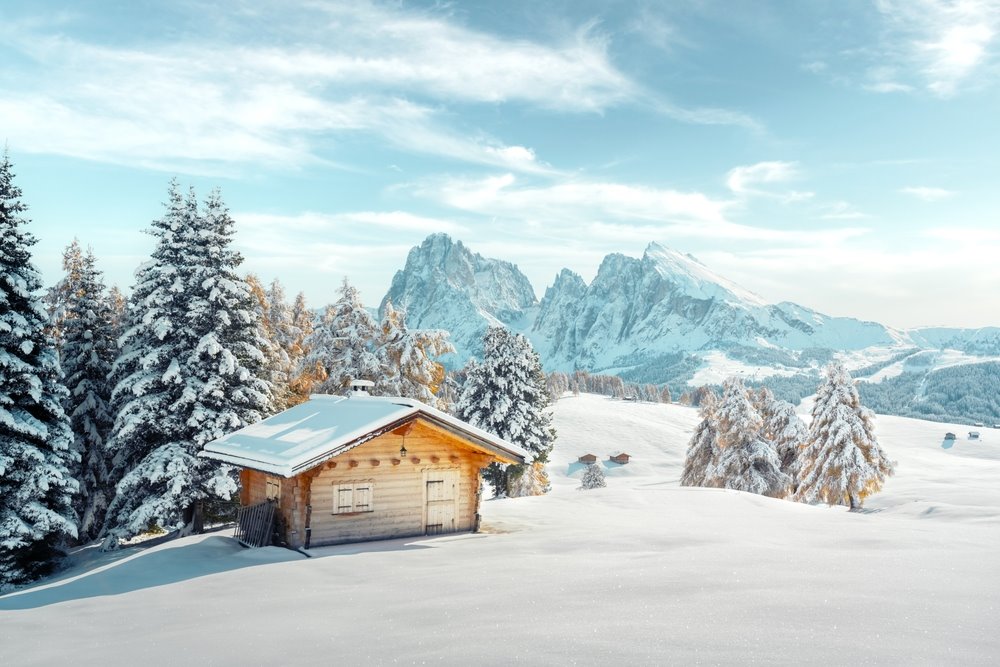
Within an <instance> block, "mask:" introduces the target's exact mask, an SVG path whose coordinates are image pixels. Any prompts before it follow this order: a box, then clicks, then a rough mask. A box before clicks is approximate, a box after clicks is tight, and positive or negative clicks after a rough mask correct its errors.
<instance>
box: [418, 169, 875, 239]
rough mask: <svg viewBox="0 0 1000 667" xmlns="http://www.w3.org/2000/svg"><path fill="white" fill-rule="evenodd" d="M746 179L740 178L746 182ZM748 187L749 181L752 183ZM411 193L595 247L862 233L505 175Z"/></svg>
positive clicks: (664, 196)
mask: <svg viewBox="0 0 1000 667" xmlns="http://www.w3.org/2000/svg"><path fill="white" fill-rule="evenodd" d="M752 180H753V179H748V180H746V181H743V182H742V183H743V184H745V185H746V184H749V182H750V181H752ZM754 182H755V181H754ZM412 190H413V192H414V193H415V194H416V195H418V196H420V197H422V198H424V199H429V200H432V201H434V202H436V203H437V204H439V205H443V206H446V207H449V208H453V209H458V210H461V211H464V212H466V213H472V214H477V215H480V216H483V217H489V218H490V219H498V218H502V219H503V220H505V221H507V223H509V224H511V225H523V226H524V227H525V228H537V229H543V230H545V231H546V233H564V232H568V231H571V230H572V231H575V232H577V233H582V234H584V235H585V236H586V237H587V238H588V239H594V240H600V241H602V242H607V241H610V242H614V241H615V240H617V241H619V242H620V241H624V240H629V241H635V242H640V241H651V240H654V239H662V238H677V237H683V238H689V239H717V240H728V239H748V240H758V241H771V242H777V243H786V242H809V241H813V242H833V241H837V240H843V239H846V238H851V237H855V236H859V235H862V234H865V233H867V230H866V229H862V228H838V229H808V230H795V229H774V228H766V227H756V226H751V225H745V224H739V223H736V222H733V221H732V220H730V219H729V218H728V217H727V211H728V210H729V209H730V208H731V207H733V205H734V204H733V202H732V201H730V200H722V199H714V198H712V197H710V196H708V195H705V194H704V193H701V192H684V191H679V190H674V189H671V188H654V187H649V186H642V185H635V184H626V183H616V182H607V181H591V180H566V179H564V180H561V181H558V182H556V183H547V184H541V185H539V184H536V183H530V182H522V181H521V180H519V178H518V177H517V176H515V175H514V174H512V173H507V174H502V175H498V176H491V177H486V178H479V179H468V178H447V179H432V180H427V181H424V182H422V183H419V184H416V185H414V186H413V187H412Z"/></svg>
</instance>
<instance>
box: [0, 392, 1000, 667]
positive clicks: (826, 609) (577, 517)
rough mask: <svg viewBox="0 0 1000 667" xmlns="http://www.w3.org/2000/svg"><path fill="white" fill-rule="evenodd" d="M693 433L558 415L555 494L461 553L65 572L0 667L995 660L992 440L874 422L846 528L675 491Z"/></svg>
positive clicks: (456, 539)
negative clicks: (869, 494) (589, 466)
mask: <svg viewBox="0 0 1000 667" xmlns="http://www.w3.org/2000/svg"><path fill="white" fill-rule="evenodd" d="M696 419H697V417H696V415H695V413H694V411H693V410H691V409H689V408H684V407H680V406H675V405H651V404H639V403H623V402H620V401H612V400H608V399H605V398H603V397H597V396H587V395H584V396H580V397H576V398H566V399H562V400H560V401H559V402H558V403H557V404H556V406H555V426H556V428H557V430H558V432H559V440H558V443H557V445H556V448H555V451H554V452H553V456H552V464H551V466H550V470H551V476H552V480H553V491H552V492H551V493H550V494H549V495H547V496H542V497H537V498H521V499H515V500H492V501H487V502H485V503H484V504H483V516H484V533H483V534H479V535H454V536H443V537H434V538H419V539H409V540H392V541H387V542H377V543H369V544H356V545H347V546H340V547H326V548H321V549H316V550H314V551H313V556H314V557H313V558H310V559H306V558H304V557H303V556H301V555H299V554H295V553H292V552H288V551H283V550H280V549H277V548H268V549H261V550H254V551H245V550H242V549H240V548H239V547H238V546H235V545H234V543H232V542H231V541H230V540H229V539H228V538H225V537H221V536H219V535H210V536H201V537H194V538H186V539H183V540H178V541H175V542H172V543H168V544H165V545H161V546H158V547H154V548H152V549H149V550H147V551H144V552H131V553H126V554H123V555H124V556H125V557H126V558H125V559H122V556H114V557H107V556H102V557H100V558H97V559H96V560H94V561H93V562H89V563H81V565H80V566H79V567H78V568H77V569H76V570H73V571H70V572H67V573H65V575H64V577H63V579H62V580H60V581H55V582H53V583H50V584H48V585H47V586H40V587H37V588H35V589H29V590H27V591H24V592H23V593H21V594H20V595H9V596H6V597H3V598H0V628H2V629H3V631H2V632H3V641H2V642H0V663H2V664H17V665H32V664H39V665H41V664H54V663H55V664H58V663H62V662H69V661H72V662H73V663H75V664H85V665H86V664H107V663H108V662H112V663H113V662H120V661H128V662H131V663H136V662H138V663H142V664H145V665H160V664H164V665H166V664H177V663H178V662H181V663H183V662H191V663H195V664H204V663H223V664H224V663H230V662H235V661H238V660H241V659H246V660H249V661H251V662H254V663H286V662H289V661H292V662H305V661H323V662H329V661H331V660H334V659H336V660H339V661H343V662H348V663H354V664H359V663H363V664H381V663H390V662H402V663H419V662H443V663H446V664H469V663H475V664H510V663H526V664H539V665H542V664H564V663H568V662H575V663H582V664H609V663H614V664H620V663H638V664H664V663H674V664H676V663H685V664H687V663H708V664H717V663H726V664H747V663H759V662H763V663H768V664H774V663H779V664H792V663H803V662H813V663H816V662H820V663H829V664H871V663H879V664H882V663H889V664H908V665H909V664H995V663H996V662H997V661H998V660H1000V636H998V635H997V633H996V632H995V628H994V627H993V626H994V619H995V607H996V591H998V590H1000V566H998V565H997V560H996V551H997V549H998V547H1000V489H998V487H997V485H996V479H998V478H1000V431H997V432H993V431H989V432H987V433H985V434H984V439H983V440H982V441H981V442H979V443H970V442H968V441H963V440H959V441H958V442H956V443H954V445H953V447H952V448H951V449H943V448H942V446H941V445H942V441H941V436H942V434H943V430H944V429H945V428H947V427H948V426H947V425H941V424H931V423H927V422H920V421H916V420H909V419H899V418H886V417H879V418H878V421H877V425H878V432H879V435H880V438H881V439H882V442H883V444H884V446H885V448H886V450H887V451H888V453H889V454H890V455H891V456H892V457H893V458H895V459H896V460H897V461H898V474H897V476H896V477H895V478H893V479H892V480H891V481H890V483H889V484H888V485H887V488H886V490H885V492H884V493H882V494H880V495H878V496H876V497H875V498H873V499H871V500H870V501H869V503H868V507H869V509H871V510H874V511H872V512H871V513H866V514H851V513H848V512H846V511H844V509H843V508H827V507H824V506H819V507H812V506H807V505H802V504H798V503H793V502H788V501H783V500H774V499H768V498H763V497H760V496H753V495H748V494H744V493H739V492H731V491H723V490H718V489H692V488H682V487H679V486H678V482H677V478H678V474H679V470H680V465H681V462H682V457H683V453H684V449H685V447H686V442H687V438H688V437H689V435H690V430H691V428H692V427H693V425H694V424H695V421H696ZM619 449H624V450H626V451H627V452H628V453H630V454H632V455H633V457H634V458H633V460H632V462H631V463H629V464H628V465H626V466H620V467H617V466H610V467H608V475H607V477H608V487H607V488H605V489H599V490H593V491H577V490H576V489H575V487H576V486H577V485H578V481H577V480H578V477H579V474H580V472H581V471H580V470H579V469H578V467H575V466H574V463H573V462H574V461H575V460H576V457H577V456H579V455H580V454H583V453H587V452H588V451H589V452H590V453H593V454H595V455H597V456H598V457H599V458H601V459H606V458H607V455H608V454H609V453H611V452H612V451H615V450H619ZM602 465H604V464H603V463H602ZM129 557H131V560H128V558H129ZM109 558H110V559H114V558H118V559H119V560H110V559H109ZM98 566H103V569H101V568H100V567H98Z"/></svg>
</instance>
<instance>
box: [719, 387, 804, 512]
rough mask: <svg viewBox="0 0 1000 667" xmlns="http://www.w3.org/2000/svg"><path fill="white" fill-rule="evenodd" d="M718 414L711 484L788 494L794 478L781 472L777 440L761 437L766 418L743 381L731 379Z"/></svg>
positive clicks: (744, 489)
mask: <svg viewBox="0 0 1000 667" xmlns="http://www.w3.org/2000/svg"><path fill="white" fill-rule="evenodd" d="M705 398H706V397H705V396H703V397H702V399H701V400H702V401H703V402H704V400H705ZM715 414H716V418H717V419H718V423H719V433H718V443H719V453H718V456H717V458H716V461H715V464H714V465H713V467H712V471H711V474H710V475H709V479H708V480H707V481H708V483H709V485H712V486H716V485H717V486H721V487H724V488H727V489H735V490H737V491H749V492H750V493H757V494H760V495H765V496H771V497H774V498H780V497H782V496H784V495H785V494H786V493H787V492H788V488H789V486H790V485H791V482H792V480H791V478H790V477H789V476H788V475H786V474H785V473H783V472H781V461H779V460H778V454H777V452H776V451H775V448H774V443H771V442H769V441H767V440H765V439H764V438H763V437H761V435H760V433H761V430H762V428H763V426H764V421H763V419H762V418H761V416H760V413H759V412H758V411H757V409H756V408H755V407H754V405H753V403H752V402H751V400H750V396H749V394H748V392H747V390H746V387H744V386H743V381H742V380H740V379H738V378H730V379H729V380H727V381H726V382H725V384H724V385H723V395H722V400H721V401H720V403H719V406H718V407H717V408H716V413H715Z"/></svg>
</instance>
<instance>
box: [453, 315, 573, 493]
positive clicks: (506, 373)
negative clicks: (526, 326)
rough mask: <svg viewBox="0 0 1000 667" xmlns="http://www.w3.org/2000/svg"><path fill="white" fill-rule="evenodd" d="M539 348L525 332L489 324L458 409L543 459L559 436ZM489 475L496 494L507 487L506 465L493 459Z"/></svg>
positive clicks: (476, 423)
mask: <svg viewBox="0 0 1000 667" xmlns="http://www.w3.org/2000/svg"><path fill="white" fill-rule="evenodd" d="M541 366H542V365H541V362H540V361H539V359H538V354H537V353H536V352H535V351H534V349H532V347H531V343H529V342H528V339H527V338H525V337H524V336H522V335H521V334H514V333H511V332H510V331H508V330H507V329H506V328H504V327H499V326H495V327H490V328H489V329H488V330H487V331H486V335H485V337H484V339H483V361H482V363H473V364H470V366H469V367H468V369H467V375H466V381H465V385H464V386H463V388H462V394H461V397H460V398H459V402H458V407H457V408H456V411H457V413H458V416H459V418H460V419H463V420H465V421H467V422H469V423H470V424H472V425H473V426H478V427H479V428H481V429H483V430H484V431H488V432H490V433H493V434H495V435H497V436H499V437H501V438H503V439H505V440H507V441H509V442H512V443H514V444H515V445H518V446H520V447H521V448H523V449H525V450H527V451H528V452H529V453H530V454H531V456H532V462H533V463H534V462H538V463H541V464H544V463H546V462H547V461H548V454H549V452H550V451H551V450H552V445H553V443H554V442H555V431H554V430H553V429H552V426H551V416H550V415H549V413H548V412H547V411H546V407H548V396H547V394H546V391H545V382H544V374H543V373H542V370H541ZM486 477H487V479H488V481H489V483H490V485H491V486H492V487H493V492H494V494H495V495H501V494H503V493H505V492H507V491H508V489H507V480H506V471H505V468H504V467H503V466H502V465H500V464H496V463H494V464H491V465H490V467H489V468H487V471H486Z"/></svg>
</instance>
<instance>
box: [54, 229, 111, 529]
mask: <svg viewBox="0 0 1000 667" xmlns="http://www.w3.org/2000/svg"><path fill="white" fill-rule="evenodd" d="M74 247H75V248H78V247H79V246H78V245H77V243H76V241H74V242H73V246H70V248H71V249H73V248H74ZM65 256H74V255H73V254H72V253H69V252H68V253H67V254H66V255H64V257H65ZM79 258H80V259H79V263H78V265H77V266H66V269H67V275H66V277H65V278H64V280H63V284H64V285H65V286H66V288H67V289H66V292H65V293H66V303H65V304H64V309H63V324H62V333H63V347H62V359H63V363H62V366H63V371H64V373H65V377H66V380H65V384H66V387H67V388H68V389H69V395H68V396H67V397H66V400H65V401H64V403H63V407H64V409H65V411H66V414H68V415H69V416H70V419H71V423H72V429H73V435H74V450H75V451H76V453H77V455H78V456H79V457H80V465H79V467H78V468H77V469H76V470H75V471H74V476H75V477H76V479H77V480H78V481H79V483H80V490H79V494H78V495H77V496H76V499H75V502H74V506H75V509H76V512H77V514H78V515H79V517H80V526H79V537H80V540H81V541H87V540H90V539H93V538H95V537H97V534H98V532H99V531H100V529H101V526H102V525H103V523H104V513H105V512H106V511H107V507H108V504H109V503H110V502H111V497H112V496H113V495H114V490H113V489H112V488H111V485H110V475H109V470H108V469H109V467H110V460H109V455H108V451H107V440H108V436H109V435H110V431H111V425H112V423H113V417H112V413H111V408H110V402H111V390H112V386H111V379H110V375H111V366H112V364H113V363H114V359H115V355H116V354H117V349H118V348H117V343H116V341H115V339H116V331H115V327H114V317H115V314H114V312H113V311H112V305H111V302H110V301H109V300H108V297H107V295H106V294H105V293H104V291H105V286H104V283H103V281H102V279H101V272H100V271H98V269H97V266H96V260H95V259H94V253H93V252H92V251H90V250H88V251H87V254H86V255H79Z"/></svg>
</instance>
